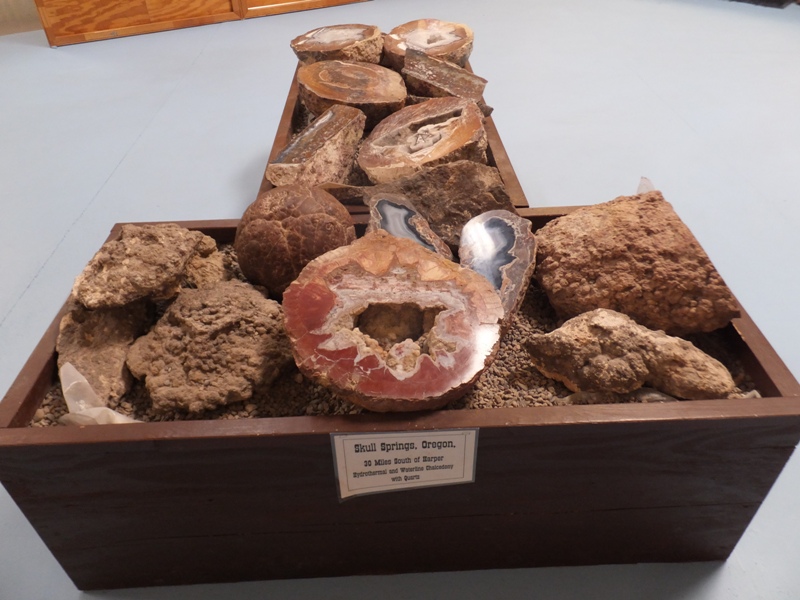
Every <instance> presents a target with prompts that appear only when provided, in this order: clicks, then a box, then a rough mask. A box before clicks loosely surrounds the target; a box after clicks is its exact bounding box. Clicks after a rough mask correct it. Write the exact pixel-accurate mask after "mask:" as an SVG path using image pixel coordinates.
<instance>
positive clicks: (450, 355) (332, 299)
mask: <svg viewBox="0 0 800 600" xmlns="http://www.w3.org/2000/svg"><path fill="white" fill-rule="evenodd" d="M283 309H284V313H285V322H286V330H287V333H288V334H289V337H290V339H291V341H292V350H293V352H294V356H295V362H296V363H297V366H298V367H299V368H300V370H301V371H302V372H303V374H305V375H306V376H308V377H310V378H311V379H313V380H314V381H316V382H317V383H320V384H321V385H324V386H326V387H329V388H330V389H331V390H333V391H334V392H335V393H336V394H338V395H340V396H343V397H345V398H347V399H349V400H351V401H352V402H354V403H356V404H358V405H360V406H363V407H365V408H368V409H370V410H375V411H381V412H385V411H413V410H425V409H433V408H439V407H442V406H444V405H445V404H447V402H449V401H450V400H453V399H455V398H459V397H461V396H463V395H464V394H465V393H466V392H467V391H468V390H469V389H470V388H471V387H472V386H473V385H474V383H475V381H476V380H477V378H478V376H479V375H480V374H481V372H483V370H484V369H485V368H486V367H487V366H488V365H489V364H490V363H491V361H492V359H493V358H494V356H495V354H496V352H497V349H498V347H499V344H500V321H501V320H502V317H503V308H502V306H501V304H500V298H499V296H498V295H497V293H496V292H495V291H494V289H493V288H492V286H491V285H490V284H489V282H488V281H487V280H486V279H484V278H483V277H482V276H481V275H479V274H477V273H475V272H474V271H472V270H470V269H465V268H463V267H460V266H459V265H457V264H456V263H454V262H453V261H450V260H447V259H446V258H444V257H442V256H440V255H438V254H436V253H434V252H431V251H430V250H427V249H425V248H423V247H422V246H421V245H420V244H418V243H416V242H414V241H411V240H408V239H404V238H398V237H395V236H392V235H390V234H389V233H387V232H385V231H383V230H377V231H374V232H371V233H369V234H367V235H365V236H364V237H363V238H360V239H358V240H357V241H355V242H354V243H353V244H351V245H349V246H345V247H342V248H337V249H336V250H333V251H331V252H328V253H326V254H324V255H322V256H320V257H319V258H317V259H316V260H314V261H312V262H310V263H309V264H308V266H307V267H306V268H305V269H303V272H302V273H301V274H300V277H298V278H297V280H295V281H294V282H293V283H292V284H291V285H290V286H289V288H288V289H287V290H286V293H285V294H284V297H283Z"/></svg>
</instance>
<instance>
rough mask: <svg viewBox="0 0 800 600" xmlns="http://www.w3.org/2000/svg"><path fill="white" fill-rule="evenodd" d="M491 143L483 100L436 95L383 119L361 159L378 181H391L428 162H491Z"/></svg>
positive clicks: (368, 171)
mask: <svg viewBox="0 0 800 600" xmlns="http://www.w3.org/2000/svg"><path fill="white" fill-rule="evenodd" d="M487 147H488V138H487V136H486V130H485V129H484V127H483V114H482V113H481V110H480V108H478V105H477V104H475V103H474V102H472V101H471V100H463V99H461V98H433V99H431V100H428V101H426V102H421V103H419V104H412V105H411V106H407V107H405V108H403V109H401V110H399V111H397V112H396V113H394V114H392V115H390V116H389V117H387V118H385V119H384V120H383V121H381V122H380V123H379V124H378V126H377V127H375V129H373V130H372V133H370V134H369V136H367V138H366V139H365V140H364V142H363V144H362V145H361V149H360V150H359V152H358V164H359V165H360V166H361V168H362V169H363V170H364V172H365V173H366V174H367V177H369V179H370V180H371V181H372V182H373V183H387V182H390V181H393V180H395V179H399V178H400V177H407V176H409V175H413V174H414V173H416V172H417V171H419V170H421V169H422V168H423V167H432V166H435V165H438V164H442V163H447V162H453V161H456V160H462V159H466V160H473V161H476V162H479V163H484V164H485V163H486V148H487Z"/></svg>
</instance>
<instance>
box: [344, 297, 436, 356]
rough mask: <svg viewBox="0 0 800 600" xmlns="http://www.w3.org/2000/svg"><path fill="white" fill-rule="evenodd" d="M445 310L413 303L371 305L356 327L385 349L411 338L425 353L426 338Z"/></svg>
mask: <svg viewBox="0 0 800 600" xmlns="http://www.w3.org/2000/svg"><path fill="white" fill-rule="evenodd" d="M442 310H444V308H443V307H440V306H435V307H428V308H422V307H420V306H418V305H416V304H413V303H410V302H404V303H402V304H396V303H379V304H370V305H368V306H367V308H365V309H364V311H363V312H362V313H361V314H359V315H358V316H357V317H356V318H355V320H354V323H353V326H354V327H358V329H359V331H361V332H362V333H363V334H365V335H368V336H369V337H371V338H372V339H373V340H375V341H376V342H378V344H380V346H381V347H382V348H383V349H384V350H386V351H388V350H389V349H390V348H391V347H392V346H394V345H395V344H397V343H399V342H402V341H405V340H411V341H412V342H415V343H417V344H419V346H420V348H421V349H423V350H422V351H423V352H424V347H425V343H424V342H425V338H426V336H427V334H428V332H429V331H430V330H431V328H432V327H433V324H434V322H435V321H436V315H438V314H439V313H440V312H441V311H442Z"/></svg>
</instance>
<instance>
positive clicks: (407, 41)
mask: <svg viewBox="0 0 800 600" xmlns="http://www.w3.org/2000/svg"><path fill="white" fill-rule="evenodd" d="M474 40H475V34H474V33H473V32H472V29H471V28H470V27H468V26H467V25H464V24H463V23H451V22H450V21H440V20H439V19H417V20H415V21H409V22H408V23H403V24H402V25H398V26H397V27H395V28H394V29H392V30H391V31H390V32H389V33H388V34H386V35H385V36H384V42H383V60H384V62H385V64H386V65H388V66H389V67H391V68H392V69H395V70H397V71H400V70H401V69H402V68H403V64H404V62H405V56H406V50H407V49H408V48H415V49H417V50H420V51H421V52H424V53H425V54H427V55H429V56H434V57H436V58H440V59H442V60H446V61H448V62H451V63H454V64H457V65H458V66H460V67H463V66H465V65H466V64H467V60H469V55H470V54H471V53H472V44H473V42H474Z"/></svg>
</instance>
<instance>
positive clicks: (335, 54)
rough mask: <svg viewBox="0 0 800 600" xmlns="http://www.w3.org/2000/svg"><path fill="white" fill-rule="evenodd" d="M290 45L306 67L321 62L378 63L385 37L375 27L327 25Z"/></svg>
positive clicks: (301, 36)
mask: <svg viewBox="0 0 800 600" xmlns="http://www.w3.org/2000/svg"><path fill="white" fill-rule="evenodd" d="M290 45H291V47H292V50H293V51H294V53H295V54H296V55H297V58H298V59H299V60H300V62H302V63H304V64H309V63H313V62H318V61H321V60H351V61H357V62H368V63H377V62H380V60H381V54H382V53H383V34H382V33H381V30H380V29H378V28H377V27H376V26H375V25H361V24H348V25H327V26H325V27H318V28H317V29H312V30H311V31H308V32H306V33H304V34H303V35H299V36H297V37H296V38H294V39H293V40H292V41H291V42H290Z"/></svg>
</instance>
